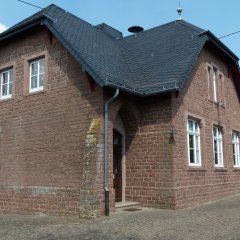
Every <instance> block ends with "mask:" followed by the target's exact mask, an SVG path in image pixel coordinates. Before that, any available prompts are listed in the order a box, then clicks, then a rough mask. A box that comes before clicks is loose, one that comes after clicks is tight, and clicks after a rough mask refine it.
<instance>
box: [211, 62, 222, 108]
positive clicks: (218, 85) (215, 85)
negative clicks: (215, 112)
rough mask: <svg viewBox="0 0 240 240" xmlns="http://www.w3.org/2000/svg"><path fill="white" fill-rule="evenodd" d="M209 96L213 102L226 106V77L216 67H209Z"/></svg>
mask: <svg viewBox="0 0 240 240" xmlns="http://www.w3.org/2000/svg"><path fill="white" fill-rule="evenodd" d="M207 71H208V94H209V99H210V100H211V101H213V102H216V103H220V104H222V105H225V91H224V77H223V74H222V73H221V72H220V71H219V69H218V67H216V66H215V65H210V64H208V65H207Z"/></svg>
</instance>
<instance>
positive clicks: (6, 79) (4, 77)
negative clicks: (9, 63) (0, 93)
mask: <svg viewBox="0 0 240 240" xmlns="http://www.w3.org/2000/svg"><path fill="white" fill-rule="evenodd" d="M2 78H3V80H2V83H3V84H5V83H8V73H7V72H4V73H3V74H2Z"/></svg>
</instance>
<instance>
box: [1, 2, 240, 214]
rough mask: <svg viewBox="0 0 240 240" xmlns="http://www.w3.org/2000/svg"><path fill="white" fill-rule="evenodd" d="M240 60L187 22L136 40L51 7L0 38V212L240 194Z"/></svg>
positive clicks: (97, 209) (74, 210)
mask: <svg viewBox="0 0 240 240" xmlns="http://www.w3.org/2000/svg"><path fill="white" fill-rule="evenodd" d="M238 60H239V59H238V57H237V56H236V55H235V54H234V53H233V52H232V51H231V50H230V49H229V48H228V47H227V46H225V45H224V44H223V43H222V42H221V41H220V40H219V39H218V38H217V37H216V36H215V35H214V34H213V33H212V32H210V31H206V30H204V29H201V28H199V27H196V26H194V25H192V24H190V23H188V22H186V21H184V20H177V21H172V22H170V23H167V24H164V25H161V26H158V27H155V28H152V29H148V30H145V31H142V32H139V33H136V34H132V35H130V36H127V37H123V35H122V33H121V32H119V31H118V30H116V29H114V28H112V27H111V26H109V25H107V24H105V23H102V24H99V25H97V26H93V25H91V24H89V23H87V22H85V21H84V20H82V19H80V18H78V17H76V16H74V15H72V14H71V13H69V12H67V11H65V10H64V9H61V8H59V7H58V6H56V5H50V6H48V7H46V8H44V9H43V10H41V11H39V12H37V13H36V14H34V15H32V16H30V17H29V18H27V19H25V20H23V21H22V22H20V23H18V24H16V25H15V26H13V27H11V28H9V29H8V30H6V31H4V32H3V33H1V34H0V80H1V84H0V156H1V157H0V172H1V174H0V212H3V213H16V212H17V213H23V212H34V213H36V212H41V213H49V214H72V215H75V214H76V215H80V216H100V215H103V214H106V215H108V214H109V212H113V211H115V209H116V207H118V206H124V205H125V204H128V203H132V204H134V203H137V204H140V205H141V206H145V207H153V208H167V209H179V208H186V207H190V206H196V205H199V204H202V203H206V202H209V201H213V200H216V199H220V198H222V197H226V196H230V195H233V194H237V193H240V153H239V137H240V122H239V119H240V102H239V99H240V74H239V65H238Z"/></svg>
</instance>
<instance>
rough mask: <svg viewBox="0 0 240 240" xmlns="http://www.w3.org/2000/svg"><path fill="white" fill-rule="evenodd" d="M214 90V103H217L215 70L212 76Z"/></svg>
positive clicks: (214, 69)
mask: <svg viewBox="0 0 240 240" xmlns="http://www.w3.org/2000/svg"><path fill="white" fill-rule="evenodd" d="M212 90H213V93H212V95H213V101H215V102H216V101H217V69H216V68H213V75H212Z"/></svg>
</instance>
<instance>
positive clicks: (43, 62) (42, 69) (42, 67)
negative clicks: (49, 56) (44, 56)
mask: <svg viewBox="0 0 240 240" xmlns="http://www.w3.org/2000/svg"><path fill="white" fill-rule="evenodd" d="M39 65H40V71H39V73H44V72H45V61H44V60H41V61H40V62H39Z"/></svg>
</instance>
